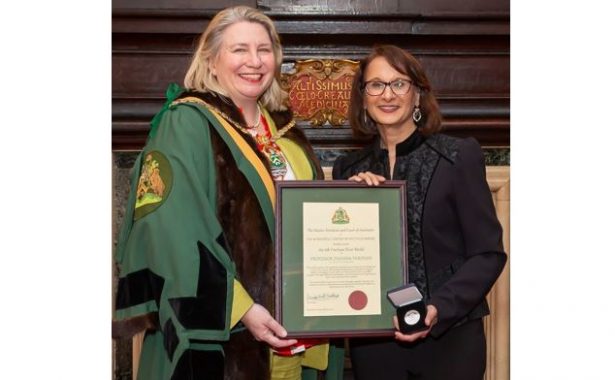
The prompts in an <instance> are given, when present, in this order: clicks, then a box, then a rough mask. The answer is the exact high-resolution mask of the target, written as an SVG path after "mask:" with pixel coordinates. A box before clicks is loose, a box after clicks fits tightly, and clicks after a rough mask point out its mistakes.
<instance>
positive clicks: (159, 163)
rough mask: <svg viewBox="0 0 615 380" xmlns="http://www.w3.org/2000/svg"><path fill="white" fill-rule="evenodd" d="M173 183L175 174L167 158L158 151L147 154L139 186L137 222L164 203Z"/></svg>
mask: <svg viewBox="0 0 615 380" xmlns="http://www.w3.org/2000/svg"><path fill="white" fill-rule="evenodd" d="M172 183H173V172H172V171H171V165H170V163H169V161H168V160H167V158H166V157H165V156H164V155H163V154H162V153H160V152H158V151H152V152H148V153H146V154H145V156H144V158H143V162H142V165H141V175H140V176H139V183H138V185H137V197H136V201H135V214H134V215H135V220H136V219H139V218H142V217H143V216H145V215H147V214H149V213H150V212H152V211H154V210H155V209H157V208H158V207H160V205H162V204H163V203H164V200H165V199H166V198H167V197H168V195H169V192H170V190H171V185H172Z"/></svg>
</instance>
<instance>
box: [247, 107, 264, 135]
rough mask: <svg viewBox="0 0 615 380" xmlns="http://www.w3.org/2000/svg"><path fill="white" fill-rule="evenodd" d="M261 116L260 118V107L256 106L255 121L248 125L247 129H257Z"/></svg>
mask: <svg viewBox="0 0 615 380" xmlns="http://www.w3.org/2000/svg"><path fill="white" fill-rule="evenodd" d="M261 116H262V115H261V107H260V104H258V105H257V106H256V121H255V122H254V124H252V125H249V124H248V129H255V128H257V127H258V126H259V124H260V123H261ZM246 124H247V123H246Z"/></svg>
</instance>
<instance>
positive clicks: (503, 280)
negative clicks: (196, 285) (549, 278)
mask: <svg viewBox="0 0 615 380" xmlns="http://www.w3.org/2000/svg"><path fill="white" fill-rule="evenodd" d="M487 182H488V183H489V189H490V190H491V194H492V196H493V202H494V204H495V211H496V214H497V216H498V220H499V221H500V224H501V225H502V229H503V240H504V241H503V244H504V250H505V251H506V253H507V254H508V262H507V263H506V266H505V267H504V270H503V271H502V274H501V275H500V277H499V278H498V280H497V281H496V283H495V285H494V286H493V288H492V289H491V292H489V294H488V295H487V301H488V302H489V307H490V309H491V315H489V316H488V317H486V318H485V320H484V321H485V335H486V336H487V368H486V370H485V380H509V378H510V167H509V166H488V167H487Z"/></svg>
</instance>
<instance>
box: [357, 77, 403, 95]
mask: <svg viewBox="0 0 615 380" xmlns="http://www.w3.org/2000/svg"><path fill="white" fill-rule="evenodd" d="M412 85H413V83H412V81H410V80H407V79H395V80H394V81H390V82H383V81H379V80H370V81H367V82H365V83H364V84H363V88H364V89H365V92H367V95H371V96H380V95H382V94H384V90H385V89H386V88H387V86H389V87H390V88H391V91H393V93H394V94H395V95H406V94H407V93H408V91H410V87H412Z"/></svg>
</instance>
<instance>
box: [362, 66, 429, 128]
mask: <svg viewBox="0 0 615 380" xmlns="http://www.w3.org/2000/svg"><path fill="white" fill-rule="evenodd" d="M363 79H364V82H370V81H381V82H385V83H388V82H394V81H396V80H398V79H402V80H409V81H412V80H411V78H410V77H409V76H408V75H406V74H402V73H400V72H399V71H397V70H395V68H393V66H391V65H390V64H389V63H388V62H387V60H386V59H385V58H384V57H376V58H374V60H373V61H371V62H370V63H369V64H368V65H367V67H366V68H365V74H364V75H363ZM394 85H395V84H393V86H394ZM418 104H419V94H418V93H417V92H416V87H415V86H411V87H410V91H408V93H407V94H405V95H396V94H395V93H394V92H393V90H391V87H390V86H386V88H385V89H384V92H383V93H382V94H381V95H376V96H374V95H368V94H367V92H366V91H365V90H364V91H363V107H364V108H365V109H366V110H367V113H368V114H369V116H370V117H371V118H372V119H373V120H374V121H375V122H376V125H377V126H378V128H386V127H392V128H408V129H412V130H414V128H416V126H415V125H414V121H413V120H412V112H413V110H414V106H415V105H418Z"/></svg>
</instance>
